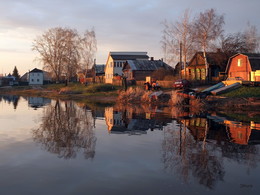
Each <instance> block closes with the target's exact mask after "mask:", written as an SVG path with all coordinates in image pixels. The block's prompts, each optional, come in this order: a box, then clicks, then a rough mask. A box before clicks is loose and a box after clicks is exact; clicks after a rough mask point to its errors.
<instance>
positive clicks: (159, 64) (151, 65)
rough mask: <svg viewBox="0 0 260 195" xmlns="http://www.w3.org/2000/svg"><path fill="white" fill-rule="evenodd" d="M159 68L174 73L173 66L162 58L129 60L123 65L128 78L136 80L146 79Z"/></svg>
mask: <svg viewBox="0 0 260 195" xmlns="http://www.w3.org/2000/svg"><path fill="white" fill-rule="evenodd" d="M157 70H162V71H164V73H165V72H169V74H173V68H172V67H171V66H169V65H168V64H166V63H164V62H163V61H161V60H153V59H152V60H127V61H126V62H125V63H124V66H123V73H124V76H126V77H127V80H135V81H144V80H145V79H146V77H148V76H152V74H153V73H154V72H155V71H157Z"/></svg>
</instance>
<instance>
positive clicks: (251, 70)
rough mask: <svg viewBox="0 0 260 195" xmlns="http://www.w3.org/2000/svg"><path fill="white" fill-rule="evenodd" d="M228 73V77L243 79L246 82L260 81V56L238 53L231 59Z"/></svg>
mask: <svg viewBox="0 0 260 195" xmlns="http://www.w3.org/2000/svg"><path fill="white" fill-rule="evenodd" d="M226 73H227V76H228V77H241V78H242V79H243V80H245V81H260V54H255V53H243V54H242V53H238V54H236V55H234V56H232V57H230V59H229V61H228V65H227V69H226Z"/></svg>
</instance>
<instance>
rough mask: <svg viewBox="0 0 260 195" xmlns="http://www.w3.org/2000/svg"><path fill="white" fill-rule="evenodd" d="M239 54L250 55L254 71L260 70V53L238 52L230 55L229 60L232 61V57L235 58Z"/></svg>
mask: <svg viewBox="0 0 260 195" xmlns="http://www.w3.org/2000/svg"><path fill="white" fill-rule="evenodd" d="M238 55H245V56H247V57H248V60H249V62H250V65H251V69H252V71H256V70H260V53H237V54H235V55H233V56H231V57H230V59H229V62H230V61H231V59H232V58H234V57H236V56H238ZM228 64H229V63H228ZM227 70H228V67H227ZM227 70H226V71H227Z"/></svg>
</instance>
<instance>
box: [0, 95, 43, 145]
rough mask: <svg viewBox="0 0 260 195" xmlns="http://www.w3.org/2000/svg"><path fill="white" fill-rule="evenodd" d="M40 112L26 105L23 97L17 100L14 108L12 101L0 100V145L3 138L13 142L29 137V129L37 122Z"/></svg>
mask: <svg viewBox="0 0 260 195" xmlns="http://www.w3.org/2000/svg"><path fill="white" fill-rule="evenodd" d="M41 113H42V111H41V110H37V111H36V110H33V108H30V107H28V103H27V101H26V100H24V99H23V98H21V99H20V100H19V102H18V105H17V108H16V110H14V106H13V103H10V104H7V103H5V102H4V101H2V102H0V123H1V126H0V146H2V144H3V141H4V140H9V141H11V142H15V141H22V140H25V139H29V138H31V132H30V131H29V130H30V129H31V128H32V127H33V126H35V125H36V124H37V121H38V120H39V117H40V115H41Z"/></svg>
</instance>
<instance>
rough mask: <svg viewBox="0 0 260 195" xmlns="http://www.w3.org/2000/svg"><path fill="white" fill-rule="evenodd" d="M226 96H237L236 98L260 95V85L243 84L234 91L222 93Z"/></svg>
mask: <svg viewBox="0 0 260 195" xmlns="http://www.w3.org/2000/svg"><path fill="white" fill-rule="evenodd" d="M221 96H224V97H236V98H248V97H260V87H245V86H242V87H240V88H238V89H235V90H233V91H230V92H227V93H224V94H221Z"/></svg>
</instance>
